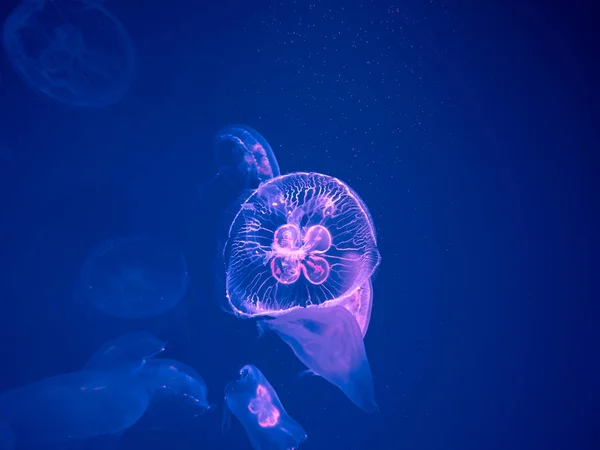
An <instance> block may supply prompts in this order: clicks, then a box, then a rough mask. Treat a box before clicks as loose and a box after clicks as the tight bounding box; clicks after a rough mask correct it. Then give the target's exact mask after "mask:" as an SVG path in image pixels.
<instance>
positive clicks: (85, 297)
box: [75, 236, 189, 319]
mask: <svg viewBox="0 0 600 450" xmlns="http://www.w3.org/2000/svg"><path fill="white" fill-rule="evenodd" d="M188 281H189V277H188V272H187V264H186V261H185V258H184V256H183V253H182V252H181V250H179V248H178V247H177V246H176V245H173V244H172V243H171V242H169V241H168V240H165V239H162V238H157V237H149V236H146V237H126V238H115V239H110V240H107V241H104V242H102V243H101V244H99V245H97V246H96V247H95V248H94V250H93V251H92V252H91V253H90V255H89V256H88V257H87V258H86V260H85V262H84V264H83V267H82V268H81V272H80V281H79V285H78V286H77V290H76V291H75V293H76V295H77V298H78V299H79V300H80V301H81V302H82V303H83V305H87V304H89V305H91V306H93V307H94V308H96V309H98V310H100V311H102V312H103V313H105V314H109V315H111V316H114V317H118V318H128V319H144V318H148V317H153V316H157V315H159V314H163V313H165V312H167V311H168V310H170V309H171V308H173V307H174V306H175V305H177V303H179V301H180V300H181V299H182V298H183V296H184V295H185V293H186V290H187V286H188Z"/></svg>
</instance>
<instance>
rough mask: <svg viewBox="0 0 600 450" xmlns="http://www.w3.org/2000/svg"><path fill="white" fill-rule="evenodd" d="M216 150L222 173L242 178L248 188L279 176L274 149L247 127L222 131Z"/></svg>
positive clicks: (215, 142) (238, 126)
mask: <svg viewBox="0 0 600 450" xmlns="http://www.w3.org/2000/svg"><path fill="white" fill-rule="evenodd" d="M214 149H215V150H214V151H215V160H216V162H217V165H218V166H219V173H221V174H222V173H229V174H230V175H231V174H232V173H234V172H235V173H237V174H238V175H241V176H242V177H243V178H244V180H245V181H244V183H245V187H246V188H256V187H258V185H259V184H260V183H263V182H264V181H266V180H269V179H271V178H273V177H276V176H279V165H278V164H277V159H275V154H274V153H273V150H272V149H271V146H270V145H269V144H268V143H267V141H266V139H265V138H264V137H262V135H261V134H260V133H259V132H258V131H256V130H255V129H253V128H251V127H249V126H247V125H229V126H227V127H224V128H221V129H220V130H219V131H218V132H217V133H216V135H215V138H214Z"/></svg>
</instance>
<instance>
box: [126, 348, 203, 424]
mask: <svg viewBox="0 0 600 450" xmlns="http://www.w3.org/2000/svg"><path fill="white" fill-rule="evenodd" d="M138 375H139V377H140V378H141V380H142V382H143V383H144V385H145V386H146V387H147V388H148V390H149V392H150V398H151V402H150V405H149V407H148V410H147V412H146V414H145V415H144V417H143V418H142V420H141V421H140V426H141V427H143V428H145V429H152V430H159V429H167V428H170V429H172V428H178V427H181V426H183V425H185V424H187V423H188V422H189V421H190V420H193V419H195V418H197V417H199V416H202V415H204V414H205V413H206V412H208V411H209V410H210V409H212V405H211V404H210V403H209V402H208V390H207V387H206V383H205V382H204V379H203V378H202V377H201V376H200V375H199V374H198V373H197V372H196V371H195V370H194V369H192V368H191V367H190V366H188V365H187V364H184V363H182V362H180V361H176V360H174V359H165V358H157V359H150V360H148V361H146V362H145V363H144V365H143V366H142V367H141V368H140V370H139V373H138Z"/></svg>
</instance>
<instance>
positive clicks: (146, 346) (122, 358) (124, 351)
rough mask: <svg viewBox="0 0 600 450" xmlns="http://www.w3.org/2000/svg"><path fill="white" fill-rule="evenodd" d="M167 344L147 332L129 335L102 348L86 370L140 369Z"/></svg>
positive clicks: (111, 341)
mask: <svg viewBox="0 0 600 450" xmlns="http://www.w3.org/2000/svg"><path fill="white" fill-rule="evenodd" d="M166 344H167V343H166V342H165V341H161V340H160V339H158V338H157V337H156V336H155V335H153V334H152V333H149V332H147V331H138V332H133V333H127V334H124V335H122V336H119V337H118V338H115V339H112V340H110V341H108V342H107V343H105V344H104V345H103V346H102V347H100V348H99V349H98V350H97V351H96V352H95V353H94V354H93V355H92V357H91V358H90V359H89V361H88V362H87V363H86V365H85V366H84V369H98V370H118V369H125V370H135V369H139V368H140V367H142V365H144V364H145V363H146V362H147V361H148V360H149V359H150V358H153V357H154V356H156V355H158V354H159V353H161V352H163V351H164V350H165V345H166Z"/></svg>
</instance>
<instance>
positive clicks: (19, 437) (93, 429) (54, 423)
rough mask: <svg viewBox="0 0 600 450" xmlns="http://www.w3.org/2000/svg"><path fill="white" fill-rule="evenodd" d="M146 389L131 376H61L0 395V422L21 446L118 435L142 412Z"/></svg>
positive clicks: (93, 373)
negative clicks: (9, 430) (8, 429)
mask: <svg viewBox="0 0 600 450" xmlns="http://www.w3.org/2000/svg"><path fill="white" fill-rule="evenodd" d="M149 400H150V397H149V394H148V390H147V389H146V387H145V386H144V385H143V383H140V382H139V380H136V379H135V378H134V377H131V376H124V375H123V374H122V373H113V372H106V371H98V370H87V371H81V372H73V373H67V374H63V375H58V376H54V377H50V378H46V379H43V380H41V381H38V382H35V383H32V384H28V385H26V386H23V387H19V388H16V389H11V390H9V391H5V392H3V393H1V394H0V423H5V424H8V426H10V429H11V431H12V433H14V435H15V436H16V441H17V443H18V444H21V445H37V444H51V443H63V442H67V441H71V440H79V439H90V438H94V437H99V436H107V435H120V434H121V433H123V432H124V431H125V430H126V429H128V428H129V427H131V426H132V425H133V424H134V423H136V422H137V421H138V420H139V419H140V417H141V416H142V415H143V414H144V412H145V411H146V408H147V407H148V403H149Z"/></svg>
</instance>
